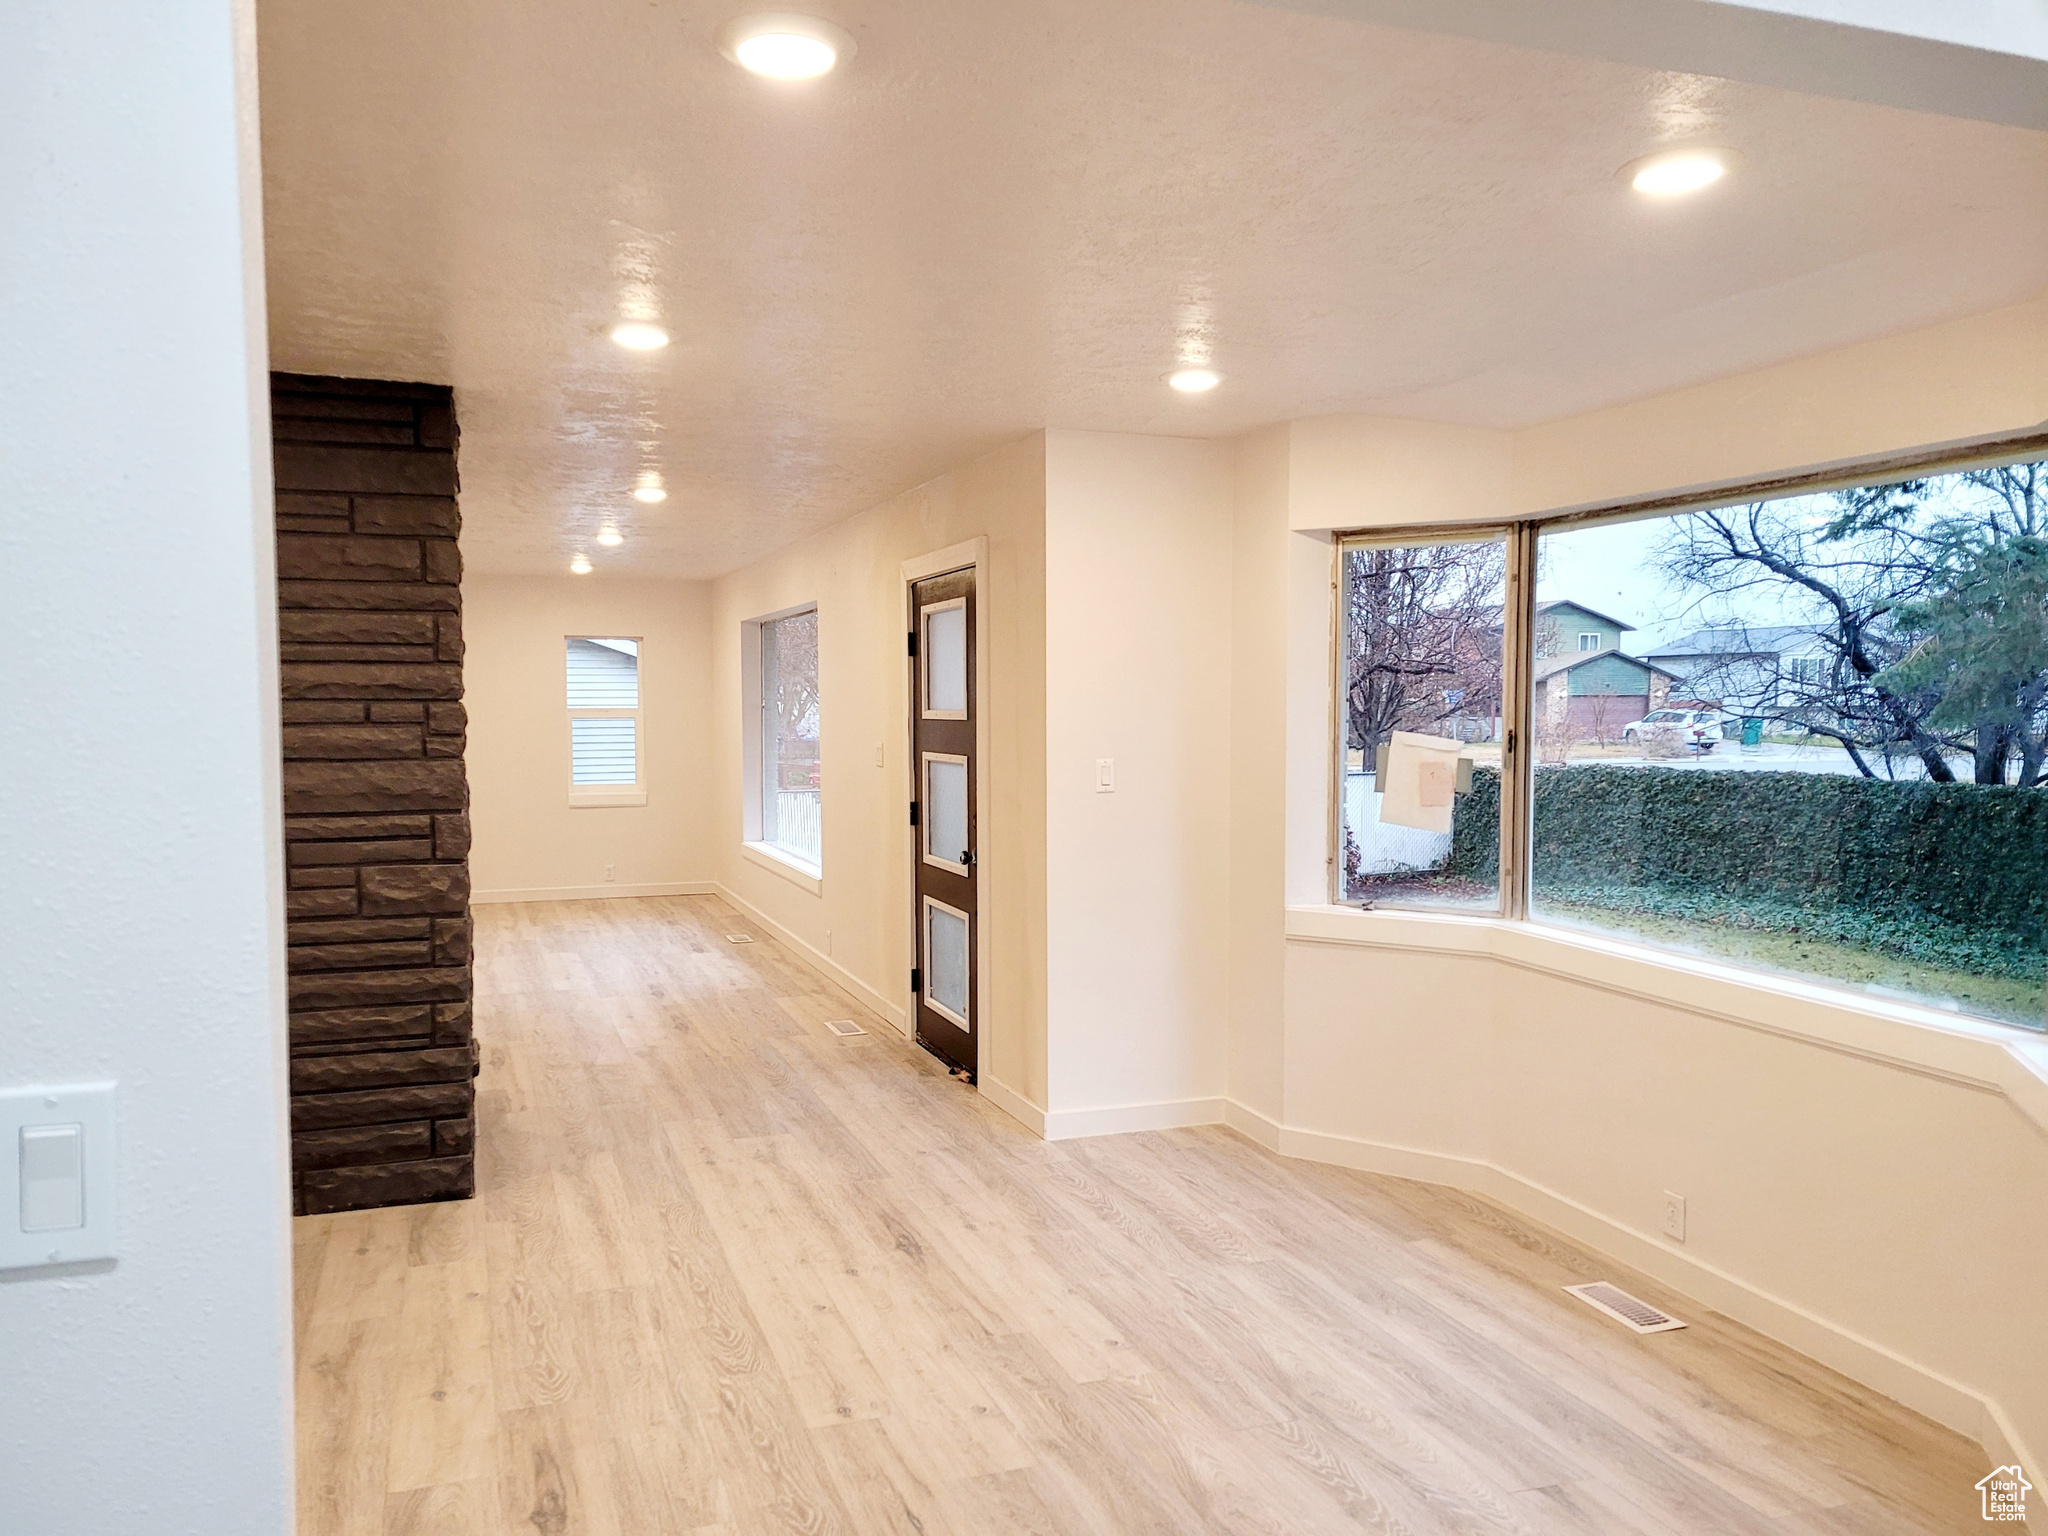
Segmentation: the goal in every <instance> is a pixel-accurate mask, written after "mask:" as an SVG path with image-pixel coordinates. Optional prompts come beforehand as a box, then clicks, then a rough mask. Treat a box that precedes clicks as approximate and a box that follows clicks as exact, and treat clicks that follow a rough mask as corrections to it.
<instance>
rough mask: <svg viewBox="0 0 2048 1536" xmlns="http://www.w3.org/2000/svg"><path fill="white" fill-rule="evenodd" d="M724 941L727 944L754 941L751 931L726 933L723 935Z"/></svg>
mask: <svg viewBox="0 0 2048 1536" xmlns="http://www.w3.org/2000/svg"><path fill="white" fill-rule="evenodd" d="M725 942H726V943H728V944H751V943H753V942H754V936H753V935H752V934H751V933H728V934H727V935H726V936H725Z"/></svg>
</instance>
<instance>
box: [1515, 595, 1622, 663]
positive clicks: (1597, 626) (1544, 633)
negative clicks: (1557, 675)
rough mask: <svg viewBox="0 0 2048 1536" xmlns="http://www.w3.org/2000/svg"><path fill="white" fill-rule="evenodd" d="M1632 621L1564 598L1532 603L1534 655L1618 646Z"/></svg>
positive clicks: (1553, 654) (1597, 649)
mask: <svg viewBox="0 0 2048 1536" xmlns="http://www.w3.org/2000/svg"><path fill="white" fill-rule="evenodd" d="M1634 628H1635V625H1633V624H1624V623H1622V621H1621V620H1620V619H1616V618H1611V617H1609V616H1608V615H1607V614H1604V613H1601V612H1598V611H1597V610H1595V609H1592V608H1588V607H1586V606H1585V604H1583V603H1574V602H1571V601H1569V600H1568V599H1560V600H1558V601H1554V602H1548V603H1538V604H1537V605H1536V647H1535V649H1536V656H1537V659H1538V660H1539V661H1540V660H1541V659H1542V658H1544V657H1546V656H1573V655H1590V654H1591V653H1593V652H1595V651H1614V650H1619V649H1620V648H1621V637H1622V635H1623V634H1624V633H1627V632H1629V631H1632V630H1634Z"/></svg>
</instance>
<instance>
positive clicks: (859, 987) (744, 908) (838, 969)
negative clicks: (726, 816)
mask: <svg viewBox="0 0 2048 1536" xmlns="http://www.w3.org/2000/svg"><path fill="white" fill-rule="evenodd" d="M704 889H705V890H706V891H708V892H710V893H711V894H713V895H715V896H718V897H721V898H723V899H724V900H725V901H727V902H728V903H730V904H731V905H732V906H733V908H734V909H735V910H737V911H740V912H743V913H745V914H746V916H747V918H748V920H749V921H750V922H753V923H754V924H756V925H757V926H759V927H762V928H765V929H767V930H768V931H769V932H770V933H771V934H773V935H774V936H775V937H776V938H777V939H778V940H780V941H781V942H782V943H783V944H786V945H788V946H789V947H790V948H791V949H793V950H795V951H796V952H797V953H798V954H799V955H801V956H802V957H803V958H804V960H805V961H807V962H808V963H809V964H810V966H811V967H812V969H814V970H816V971H817V972H818V973H819V974H820V975H822V976H823V977H824V978H825V979H826V980H827V981H829V982H831V983H832V984H833V985H834V986H836V987H838V988H840V989H841V990H842V991H845V992H848V993H851V994H852V995H853V997H854V998H855V999H857V1000H858V1001H859V1003H860V1005H861V1006H862V1007H863V1008H868V1009H871V1010H873V1011H874V1012H875V1013H878V1014H880V1015H881V1016H882V1017H883V1018H885V1019H887V1020H888V1021H889V1023H890V1024H891V1025H892V1026H894V1027H895V1029H896V1031H897V1033H899V1034H902V1035H905V1036H908V1035H909V1033H910V1018H909V1016H908V1015H907V1014H906V1013H905V1012H904V1010H903V1005H902V1004H901V1003H897V1002H891V1001H890V1000H889V999H888V998H886V997H884V996H882V994H881V993H879V992H877V991H876V990H875V989H874V988H873V987H871V986H869V985H868V984H867V983H866V982H864V981H862V980H861V979H860V978H859V977H858V976H856V975H854V974H853V972H851V971H849V970H848V969H847V968H846V967H845V966H843V965H841V964H840V963H839V962H838V961H837V960H834V959H833V958H832V957H831V956H830V955H828V954H825V953H823V952H822V951H820V950H818V949H816V948H815V947H813V946H812V945H810V944H809V943H806V942H805V941H804V940H802V939H800V938H798V937H797V936H796V935H795V934H793V933H791V932H790V931H789V930H788V929H787V928H785V927H783V926H782V924H780V923H778V922H776V921H775V919H774V918H772V917H770V916H769V915H768V914H767V913H766V912H763V911H762V910H761V909H760V908H759V907H757V906H755V905H754V904H753V903H752V902H750V901H748V900H747V899H746V898H745V897H743V896H740V895H738V894H737V893H736V892H734V891H733V890H732V889H731V888H730V887H727V886H723V885H715V884H714V885H707V886H705V887H704Z"/></svg>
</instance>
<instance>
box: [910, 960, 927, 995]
mask: <svg viewBox="0 0 2048 1536" xmlns="http://www.w3.org/2000/svg"><path fill="white" fill-rule="evenodd" d="M923 980H924V976H923V974H922V973H921V972H920V971H919V970H918V968H917V967H916V966H914V965H913V966H912V967H911V968H910V995H911V996H912V997H915V996H916V995H917V989H918V986H919V984H920V983H921V982H923Z"/></svg>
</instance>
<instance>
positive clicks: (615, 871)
mask: <svg viewBox="0 0 2048 1536" xmlns="http://www.w3.org/2000/svg"><path fill="white" fill-rule="evenodd" d="M618 877H619V866H618V865H616V864H607V865H605V867H604V878H605V881H606V883H610V882H611V881H613V880H616V879H617V878H618Z"/></svg>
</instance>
